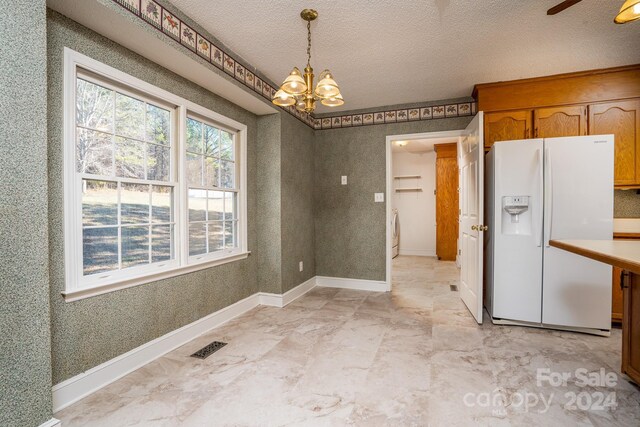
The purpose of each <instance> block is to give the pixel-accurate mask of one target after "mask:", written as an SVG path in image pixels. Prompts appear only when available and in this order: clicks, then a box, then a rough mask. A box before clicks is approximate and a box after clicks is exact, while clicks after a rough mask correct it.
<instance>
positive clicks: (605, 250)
mask: <svg viewBox="0 0 640 427" xmlns="http://www.w3.org/2000/svg"><path fill="white" fill-rule="evenodd" d="M549 244H550V245H551V246H553V247H556V248H558V249H564V250H565V251H569V252H573V253H575V254H578V255H582V256H584V257H587V258H591V259H594V260H596V261H600V262H604V263H606V264H611V265H613V266H615V267H620V268H622V269H624V270H629V271H631V272H633V273H636V274H640V240H551V241H550V242H549Z"/></svg>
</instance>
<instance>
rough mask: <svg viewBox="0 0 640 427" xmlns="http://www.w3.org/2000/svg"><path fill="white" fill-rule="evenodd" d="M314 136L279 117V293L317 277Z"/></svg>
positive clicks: (300, 125) (293, 121) (297, 124)
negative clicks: (280, 162)
mask: <svg viewBox="0 0 640 427" xmlns="http://www.w3.org/2000/svg"><path fill="white" fill-rule="evenodd" d="M317 133H319V132H315V131H314V130H313V129H311V128H309V127H308V126H306V125H304V124H302V123H300V122H299V121H298V120H296V119H295V118H293V117H291V116H289V115H288V114H282V138H281V141H282V146H281V150H280V153H281V157H282V171H281V183H282V184H281V185H282V187H281V188H282V201H281V206H282V214H281V229H282V293H284V292H287V291H288V290H290V289H292V288H295V287H296V286H298V285H299V284H300V283H303V282H304V281H306V280H308V279H310V278H312V277H313V276H315V275H316V267H315V230H314V213H313V193H314V175H313V170H314V161H313V146H314V134H317ZM300 261H303V263H304V270H303V271H302V272H301V271H300V270H299V268H298V263H299V262H300Z"/></svg>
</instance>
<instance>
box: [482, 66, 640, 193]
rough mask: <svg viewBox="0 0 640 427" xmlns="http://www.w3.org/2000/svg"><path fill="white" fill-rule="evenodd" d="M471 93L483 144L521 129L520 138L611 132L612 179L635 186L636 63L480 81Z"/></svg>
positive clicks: (639, 171)
mask: <svg viewBox="0 0 640 427" xmlns="http://www.w3.org/2000/svg"><path fill="white" fill-rule="evenodd" d="M473 97H474V98H475V99H476V100H477V102H478V107H477V109H478V111H483V112H484V113H485V127H484V132H485V149H487V150H488V149H490V148H491V146H492V145H493V143H494V142H495V141H501V140H513V139H523V136H522V134H523V133H524V134H527V135H529V136H527V137H524V138H525V139H527V138H553V137H561V136H579V135H603V134H613V135H615V163H614V171H615V172H614V173H615V178H614V185H615V187H616V188H640V64H635V65H629V66H624V67H615V68H607V69H601V70H588V71H580V72H576V73H567V74H558V75H555V76H544V77H536V78H531V79H521V80H512V81H505V82H494V83H482V84H478V85H476V86H475V87H474V90H473ZM528 112H529V114H528ZM527 120H528V121H529V126H528V128H529V129H530V130H529V132H526V129H527ZM531 122H533V123H531Z"/></svg>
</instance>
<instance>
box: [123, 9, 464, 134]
mask: <svg viewBox="0 0 640 427" xmlns="http://www.w3.org/2000/svg"><path fill="white" fill-rule="evenodd" d="M112 1H114V2H115V3H116V4H118V5H120V6H122V7H123V8H125V9H127V10H128V11H129V12H131V13H133V14H134V15H136V16H137V17H138V18H140V19H141V20H142V21H143V22H145V23H146V24H148V25H150V26H151V27H153V28H155V29H156V30H158V31H160V32H162V33H164V34H166V35H168V36H169V37H170V38H171V39H172V40H174V41H175V42H176V43H178V44H180V45H181V46H184V47H186V48H187V49H189V50H190V51H191V52H192V53H193V54H194V55H197V56H198V57H200V58H202V59H205V60H206V61H207V62H208V63H210V64H211V65H212V66H214V67H216V68H218V69H220V70H222V71H224V72H225V73H226V74H227V75H229V76H231V77H232V78H235V79H236V80H237V81H239V82H240V83H242V84H243V85H244V86H246V87H248V88H249V89H251V90H252V91H254V92H255V93H257V94H258V95H259V96H262V97H263V98H265V99H267V100H268V101H269V102H270V101H271V98H272V97H273V96H274V95H275V93H276V89H274V88H273V87H272V86H271V85H270V84H269V83H267V82H265V81H264V80H262V79H261V78H260V77H258V76H256V75H255V74H254V73H253V72H251V71H250V68H252V69H254V70H256V68H255V67H247V66H246V65H243V64H241V63H240V61H238V60H237V59H236V58H234V57H233V56H232V55H231V53H230V52H227V51H225V50H223V49H222V48H220V47H218V46H216V45H215V44H214V43H213V42H211V41H210V40H209V39H208V38H207V37H206V36H204V35H202V34H200V33H198V32H197V31H196V30H194V29H193V28H191V27H190V26H189V25H187V24H185V23H184V22H182V20H181V19H179V18H178V17H177V16H176V14H174V13H172V12H170V11H169V10H167V9H166V8H164V7H163V6H161V5H160V4H158V3H156V2H155V1H153V0H112ZM279 108H281V109H282V110H284V111H286V112H288V113H289V114H291V115H292V116H294V117H295V118H297V119H298V120H300V121H301V122H302V123H304V124H306V125H307V126H309V127H311V128H313V129H316V130H322V129H337V128H346V127H353V126H368V125H378V124H385V123H398V122H407V121H418V120H433V119H444V118H452V117H462V116H471V115H473V114H475V113H476V103H475V102H462V103H454V104H443V105H430V106H423V107H413V108H401V109H393V110H390V109H383V110H380V111H374V112H371V113H358V114H348V113H347V114H335V115H331V116H325V117H321V118H316V117H314V116H313V115H312V114H307V113H301V112H300V111H298V110H297V109H296V108H295V106H293V105H292V106H290V107H279Z"/></svg>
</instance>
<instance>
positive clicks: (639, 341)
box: [622, 272, 640, 384]
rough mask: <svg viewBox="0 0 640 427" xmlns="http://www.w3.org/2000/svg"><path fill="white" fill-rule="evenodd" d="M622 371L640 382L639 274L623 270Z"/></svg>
mask: <svg viewBox="0 0 640 427" xmlns="http://www.w3.org/2000/svg"><path fill="white" fill-rule="evenodd" d="M623 286H624V319H623V324H622V372H624V373H625V374H627V375H628V376H629V378H631V379H632V380H633V381H635V382H636V383H637V384H640V276H639V275H637V274H634V273H631V272H625V280H624V283H623Z"/></svg>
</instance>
